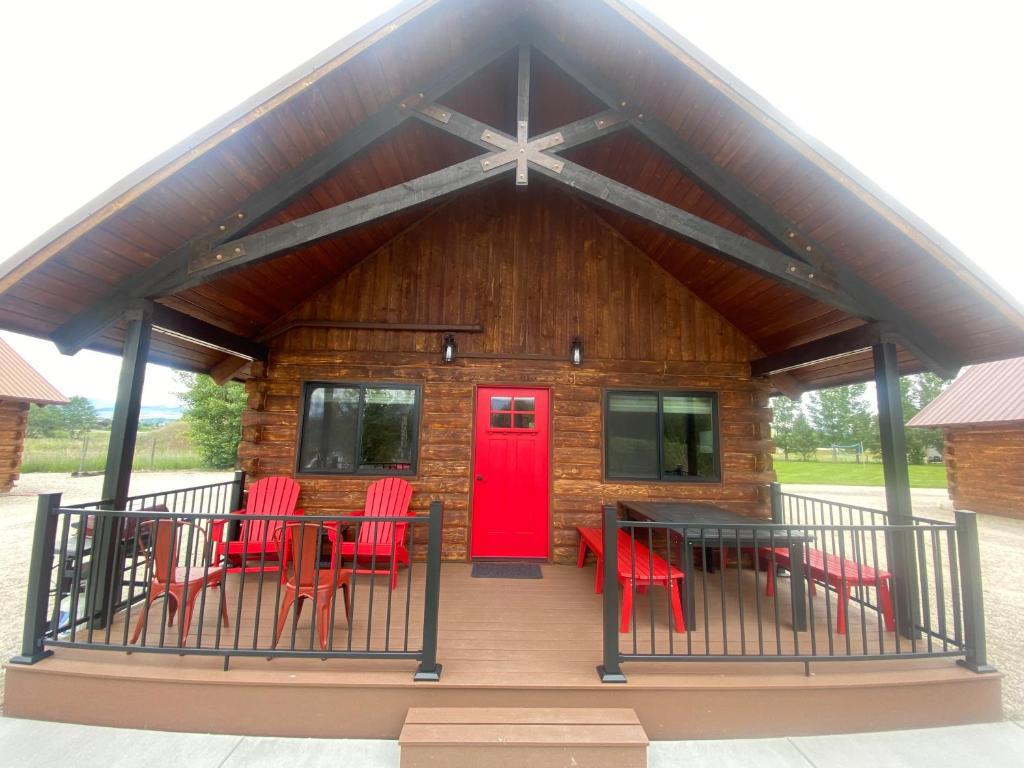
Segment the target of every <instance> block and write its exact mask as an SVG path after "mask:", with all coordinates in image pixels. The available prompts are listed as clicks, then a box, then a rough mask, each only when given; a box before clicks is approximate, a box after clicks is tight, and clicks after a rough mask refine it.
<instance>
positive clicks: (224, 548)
mask: <svg viewBox="0 0 1024 768" xmlns="http://www.w3.org/2000/svg"><path fill="white" fill-rule="evenodd" d="M299 491H300V487H299V484H298V483H297V482H295V481H294V480H292V479H291V478H290V477H265V478H263V479H262V480H257V481H256V482H255V483H253V484H252V485H251V486H249V495H248V497H247V499H246V504H245V509H240V510H238V511H237V512H235V513H234V514H236V515H241V514H247V515H301V514H302V510H301V509H296V508H295V504H296V503H297V502H298V500H299ZM230 522H231V521H230V520H215V521H214V523H213V525H212V526H211V529H210V538H211V539H212V540H213V542H214V547H215V549H214V562H218V563H220V562H223V563H226V564H227V565H228V569H227V570H228V573H256V572H259V571H276V570H279V569H280V566H281V551H282V547H281V531H282V525H283V521H280V520H246V521H245V522H243V523H242V530H241V535H240V536H239V537H238V539H237V540H235V541H224V526H225V525H227V524H228V523H230ZM254 560H255V561H256V564H255V565H249V563H251V562H252V561H254ZM261 562H262V563H263V566H262V567H261V566H260V563H261Z"/></svg>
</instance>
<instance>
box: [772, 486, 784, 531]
mask: <svg viewBox="0 0 1024 768" xmlns="http://www.w3.org/2000/svg"><path fill="white" fill-rule="evenodd" d="M770 487H771V497H772V522H773V523H776V524H778V525H782V524H783V523H785V522H786V515H785V513H784V512H783V510H782V484H781V483H772V484H771V486H770Z"/></svg>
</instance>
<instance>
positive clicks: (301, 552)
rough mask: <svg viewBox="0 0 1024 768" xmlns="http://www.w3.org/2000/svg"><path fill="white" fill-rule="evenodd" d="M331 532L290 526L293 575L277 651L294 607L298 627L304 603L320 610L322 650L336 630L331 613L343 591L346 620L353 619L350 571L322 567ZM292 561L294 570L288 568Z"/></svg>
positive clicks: (288, 582) (288, 552)
mask: <svg viewBox="0 0 1024 768" xmlns="http://www.w3.org/2000/svg"><path fill="white" fill-rule="evenodd" d="M329 531H330V529H329V528H324V527H322V526H320V525H318V524H317V523H288V525H287V529H286V531H285V536H284V539H285V542H284V551H285V560H286V565H285V569H286V570H290V571H291V572H290V573H289V574H288V575H287V576H286V577H285V578H284V580H283V584H284V595H283V597H282V600H281V609H280V610H279V611H278V613H277V626H276V629H275V631H274V647H275V648H276V647H277V644H278V643H279V642H280V641H281V633H282V632H284V630H285V626H286V625H287V622H288V614H289V613H291V610H292V606H294V607H295V625H297V624H298V621H299V614H301V613H302V603H303V601H304V600H312V601H313V605H314V606H315V607H316V612H317V616H316V618H315V621H316V626H317V630H318V634H319V636H320V647H321V648H322V649H324V650H326V649H327V641H328V638H329V637H330V635H331V631H332V629H333V627H332V626H331V614H332V613H334V609H333V605H334V598H335V596H336V595H337V593H338V591H339V590H341V594H342V600H343V601H344V603H345V618H346V619H349V610H350V609H349V597H348V580H349V573H348V571H342V572H338V571H335V570H334V569H333V568H332V569H331V570H327V569H326V568H323V569H321V568H320V567H319V565H320V542H321V539H322V538H323V537H324V536H325V535H329ZM289 562H290V563H291V568H290V569H288V568H287V563H289ZM289 645H291V643H289Z"/></svg>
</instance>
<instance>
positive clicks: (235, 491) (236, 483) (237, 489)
mask: <svg viewBox="0 0 1024 768" xmlns="http://www.w3.org/2000/svg"><path fill="white" fill-rule="evenodd" d="M244 497H245V470H242V469H236V470H235V479H234V480H232V481H231V501H230V504H229V507H230V508H229V509H228V512H229V513H234V512H237V511H238V510H240V509H242V507H243V503H242V499H243V498H244ZM241 533H242V524H241V523H240V522H239V521H238V520H232V521H231V522H230V523H228V541H235V540H236V539H237V538H238V537H239V536H240V535H241Z"/></svg>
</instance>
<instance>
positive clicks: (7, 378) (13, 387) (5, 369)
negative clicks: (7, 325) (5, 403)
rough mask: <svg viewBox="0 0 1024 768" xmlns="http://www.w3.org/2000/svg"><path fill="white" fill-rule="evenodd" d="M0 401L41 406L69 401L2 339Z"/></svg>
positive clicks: (0, 351)
mask: <svg viewBox="0 0 1024 768" xmlns="http://www.w3.org/2000/svg"><path fill="white" fill-rule="evenodd" d="M0 400H21V401H24V402H28V403H37V404H39V405H46V404H48V403H53V404H61V403H66V402H67V401H68V399H67V398H66V397H64V395H62V394H61V393H60V392H58V391H57V388H56V387H55V386H53V384H51V383H50V382H48V381H47V380H46V379H44V378H43V377H42V376H41V375H40V374H39V372H38V371H37V370H36V369H35V368H33V367H32V366H31V365H29V364H28V363H26V362H25V359H24V358H23V357H22V356H21V355H19V354H18V353H17V352H15V351H14V350H13V349H11V345H10V344H8V343H7V342H6V341H4V340H3V339H0Z"/></svg>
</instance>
